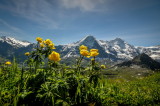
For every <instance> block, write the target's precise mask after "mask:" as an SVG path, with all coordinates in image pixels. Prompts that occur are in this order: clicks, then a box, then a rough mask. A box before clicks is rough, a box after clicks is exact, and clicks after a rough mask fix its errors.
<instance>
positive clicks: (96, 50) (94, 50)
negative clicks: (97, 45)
mask: <svg viewBox="0 0 160 106" xmlns="http://www.w3.org/2000/svg"><path fill="white" fill-rule="evenodd" d="M90 52H98V49H91V50H90Z"/></svg>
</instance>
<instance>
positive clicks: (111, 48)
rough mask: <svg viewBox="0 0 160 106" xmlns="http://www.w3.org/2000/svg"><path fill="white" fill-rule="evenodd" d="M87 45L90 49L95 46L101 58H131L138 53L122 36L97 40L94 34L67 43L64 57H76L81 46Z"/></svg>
mask: <svg viewBox="0 0 160 106" xmlns="http://www.w3.org/2000/svg"><path fill="white" fill-rule="evenodd" d="M80 45H85V46H87V47H88V48H89V49H90V48H95V49H98V50H99V52H100V55H99V56H98V57H99V58H109V59H111V60H113V61H114V60H130V59H132V58H133V57H135V56H136V55H138V54H139V53H138V50H137V49H136V48H135V47H134V46H132V45H130V44H128V43H127V42H125V41H124V40H122V39H120V38H116V39H114V40H111V41H103V40H97V39H96V38H94V37H93V36H90V35H89V36H86V37H85V38H83V39H82V40H80V41H78V42H76V43H73V44H69V45H65V47H64V49H63V50H62V52H66V55H64V58H67V57H75V56H78V55H79V49H78V48H79V46H80Z"/></svg>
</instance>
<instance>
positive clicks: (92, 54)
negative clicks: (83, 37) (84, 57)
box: [90, 51, 99, 57]
mask: <svg viewBox="0 0 160 106" xmlns="http://www.w3.org/2000/svg"><path fill="white" fill-rule="evenodd" d="M97 55H99V53H98V52H96V51H92V52H90V56H93V57H95V56H97Z"/></svg>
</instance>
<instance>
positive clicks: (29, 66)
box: [0, 38, 160, 106]
mask: <svg viewBox="0 0 160 106" xmlns="http://www.w3.org/2000/svg"><path fill="white" fill-rule="evenodd" d="M37 41H38V43H37V47H36V48H35V50H34V51H32V52H27V53H25V55H26V56H28V60H26V61H25V62H24V64H23V65H18V64H17V63H16V60H14V61H13V62H12V63H11V62H6V64H5V65H2V66H1V68H0V91H1V92H0V105H6V106H8V105H14V106H17V105H28V106H30V105H40V106H41V105H42V106H52V105H53V106H70V105H75V106H76V105H80V106H85V105H86V106H87V105H89V106H95V105H97V106H101V105H103V106H107V105H108V106H111V105H157V106H158V105H160V73H158V72H157V73H154V74H152V75H150V76H147V77H143V78H139V79H136V80H132V81H128V80H124V79H123V78H114V79H108V77H107V76H106V75H104V74H103V73H104V71H105V66H104V65H100V64H98V63H97V62H96V56H97V55H98V54H99V53H98V50H97V49H91V50H90V51H88V48H87V47H86V46H81V47H80V54H81V56H80V57H79V59H78V60H77V63H75V65H74V66H72V67H69V66H65V65H62V64H59V61H60V60H61V58H60V54H59V53H57V52H54V51H53V49H55V48H54V44H53V43H52V42H51V41H50V40H45V41H43V40H42V39H41V38H37ZM83 58H90V59H91V60H90V62H89V63H88V64H86V66H85V67H82V66H81V62H82V61H83Z"/></svg>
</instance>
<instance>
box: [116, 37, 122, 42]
mask: <svg viewBox="0 0 160 106" xmlns="http://www.w3.org/2000/svg"><path fill="white" fill-rule="evenodd" d="M114 41H120V42H124V40H123V39H121V38H116V39H114Z"/></svg>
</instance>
